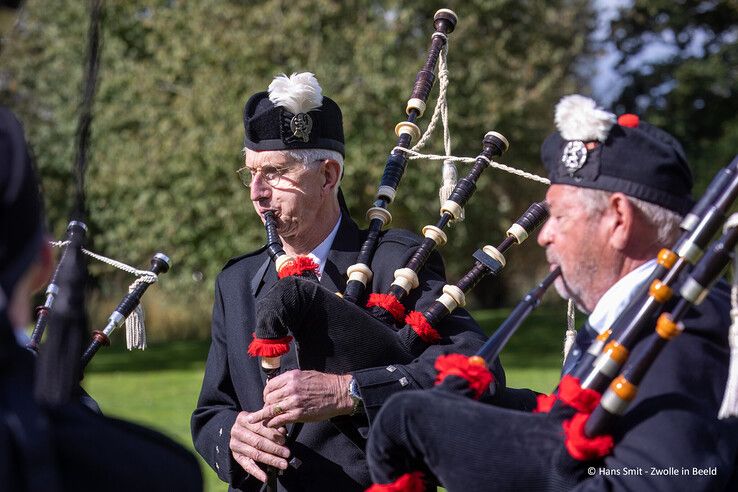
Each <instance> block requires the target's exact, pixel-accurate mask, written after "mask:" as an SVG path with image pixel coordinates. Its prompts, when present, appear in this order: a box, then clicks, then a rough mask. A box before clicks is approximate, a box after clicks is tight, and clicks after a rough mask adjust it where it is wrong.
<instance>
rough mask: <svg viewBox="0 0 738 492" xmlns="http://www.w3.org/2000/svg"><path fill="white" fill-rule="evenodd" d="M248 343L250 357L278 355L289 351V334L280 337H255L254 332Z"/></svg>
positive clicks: (290, 339)
mask: <svg viewBox="0 0 738 492" xmlns="http://www.w3.org/2000/svg"><path fill="white" fill-rule="evenodd" d="M251 336H253V337H254V339H253V340H251V343H250V344H249V355H250V356H251V357H279V356H280V355H284V354H286V353H287V352H289V351H290V342H291V341H292V337H291V336H286V337H282V338H256V333H252V334H251Z"/></svg>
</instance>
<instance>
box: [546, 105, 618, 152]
mask: <svg viewBox="0 0 738 492" xmlns="http://www.w3.org/2000/svg"><path fill="white" fill-rule="evenodd" d="M554 121H555V122H556V128H557V129H558V130H559V133H560V134H561V137H562V138H563V139H564V140H581V141H582V142H589V141H592V140H598V141H600V142H604V141H605V140H607V135H608V133H610V128H612V125H614V124H615V121H616V118H615V115H614V114H612V113H610V112H608V111H605V110H604V109H602V108H599V107H597V103H596V102H595V101H594V100H592V99H590V98H588V97H584V96H580V95H579V94H573V95H571V96H565V97H563V98H561V101H559V103H558V104H557V105H556V116H555V118H554Z"/></svg>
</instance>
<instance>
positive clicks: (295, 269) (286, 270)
mask: <svg viewBox="0 0 738 492" xmlns="http://www.w3.org/2000/svg"><path fill="white" fill-rule="evenodd" d="M319 271H320V267H319V266H318V264H317V263H315V262H314V261H313V259H312V258H310V257H309V256H298V257H297V258H295V261H293V262H292V263H287V264H286V265H285V266H283V267H282V269H281V270H280V271H279V272H277V277H279V278H285V277H291V276H293V275H294V276H297V277H299V276H301V275H302V274H303V273H305V272H313V273H314V274H315V275H316V276H317V275H318V272H319Z"/></svg>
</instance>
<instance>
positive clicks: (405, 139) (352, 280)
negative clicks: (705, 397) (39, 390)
mask: <svg viewBox="0 0 738 492" xmlns="http://www.w3.org/2000/svg"><path fill="white" fill-rule="evenodd" d="M457 21H458V17H457V16H456V14H455V13H454V12H453V11H451V10H449V9H440V10H438V11H437V12H436V13H435V15H434V16H433V26H434V28H435V32H434V33H433V34H432V36H431V46H430V49H429V50H428V56H427V58H426V61H425V63H424V64H423V67H422V68H421V69H420V71H419V72H418V75H417V76H416V78H415V85H414V86H413V91H412V94H411V96H410V99H409V100H408V102H407V106H406V108H405V113H406V114H407V119H406V120H405V121H402V122H400V123H398V124H397V125H396V127H395V133H396V134H397V145H396V146H395V148H394V149H393V150H392V151H391V153H390V155H389V157H388V158H387V163H386V164H385V168H384V173H383V174H382V179H381V181H380V183H379V188H378V189H377V193H376V200H375V201H374V204H373V206H372V207H371V208H370V209H369V210H368V211H367V218H368V219H369V233H368V235H367V237H366V240H365V241H364V244H363V245H362V246H361V249H360V250H359V255H358V257H357V260H356V264H354V265H352V266H351V267H349V268H348V271H347V273H348V276H349V279H348V282H347V284H346V291H345V293H344V298H345V299H346V300H347V301H348V302H351V303H354V304H356V303H359V302H361V301H362V300H363V299H364V292H365V289H366V284H367V282H369V281H370V279H371V277H372V271H371V269H370V268H369V265H370V264H371V260H372V257H373V256H374V251H375V249H376V247H377V243H378V241H379V234H380V231H381V230H382V228H383V227H384V226H385V225H387V224H389V223H390V221H391V220H392V215H391V214H390V212H389V210H387V207H388V206H389V204H390V203H391V202H392V200H394V198H395V193H396V192H397V187H398V186H399V184H400V180H401V179H402V175H403V174H404V172H405V166H406V165H407V155H406V153H405V152H404V151H403V150H401V149H409V148H410V144H411V143H412V142H413V141H417V140H419V139H420V137H421V132H420V128H419V127H418V125H417V124H416V121H418V119H419V118H420V117H421V116H423V113H424V112H425V108H426V102H427V101H428V96H429V95H430V92H431V89H432V87H433V83H434V81H435V75H434V73H433V70H434V68H435V66H436V63H437V62H438V59H439V56H440V54H441V51H442V50H443V49H444V48H445V47H446V46H447V42H448V38H447V36H448V35H449V34H451V33H452V32H453V31H454V29H455V28H456V23H457Z"/></svg>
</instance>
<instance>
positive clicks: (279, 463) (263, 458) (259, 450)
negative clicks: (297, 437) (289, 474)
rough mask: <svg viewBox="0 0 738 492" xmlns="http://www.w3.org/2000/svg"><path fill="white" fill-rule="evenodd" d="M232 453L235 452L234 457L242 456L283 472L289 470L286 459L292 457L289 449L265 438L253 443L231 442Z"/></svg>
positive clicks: (257, 439)
mask: <svg viewBox="0 0 738 492" xmlns="http://www.w3.org/2000/svg"><path fill="white" fill-rule="evenodd" d="M231 451H233V456H236V455H237V454H240V455H243V456H245V457H247V458H250V459H252V460H254V461H256V462H258V463H264V464H266V465H271V466H275V467H277V468H280V469H282V470H285V469H287V460H286V459H285V458H289V455H290V452H289V450H288V449H287V448H285V447H283V446H279V445H277V444H274V443H272V442H270V441H269V440H268V439H265V438H263V437H259V438H256V439H255V441H254V442H253V443H247V442H242V441H238V440H231Z"/></svg>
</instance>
